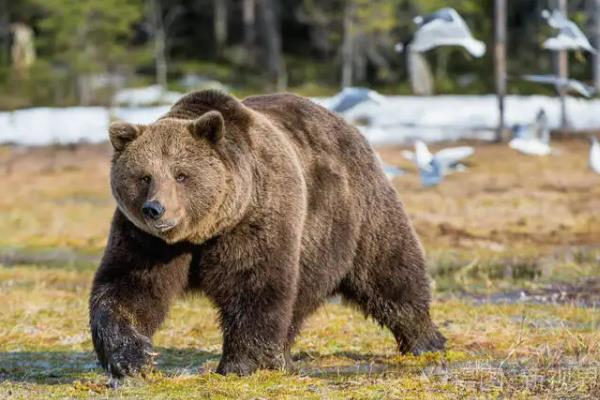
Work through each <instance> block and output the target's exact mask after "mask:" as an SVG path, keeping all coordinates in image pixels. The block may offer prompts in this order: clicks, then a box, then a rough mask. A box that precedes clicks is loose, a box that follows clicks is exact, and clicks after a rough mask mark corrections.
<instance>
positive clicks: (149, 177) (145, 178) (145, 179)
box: [142, 175, 152, 185]
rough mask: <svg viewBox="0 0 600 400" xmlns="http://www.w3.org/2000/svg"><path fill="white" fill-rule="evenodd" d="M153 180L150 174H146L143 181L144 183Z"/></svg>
mask: <svg viewBox="0 0 600 400" xmlns="http://www.w3.org/2000/svg"><path fill="white" fill-rule="evenodd" d="M151 181H152V177H151V176H150V175H144V176H142V183H144V184H146V185H147V184H149V183H150V182H151Z"/></svg>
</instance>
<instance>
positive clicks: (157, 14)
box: [146, 0, 183, 90]
mask: <svg viewBox="0 0 600 400" xmlns="http://www.w3.org/2000/svg"><path fill="white" fill-rule="evenodd" d="M148 8H149V10H148V11H149V23H148V24H147V26H146V27H147V30H148V31H149V34H150V36H151V37H152V40H153V52H154V63H155V69H156V82H157V83H158V84H159V85H160V86H161V87H162V88H163V90H166V88H167V74H168V54H169V30H170V28H171V26H172V25H173V22H175V20H176V18H177V17H178V16H179V15H180V14H181V13H182V11H183V9H182V8H181V6H175V7H171V8H169V11H168V12H167V13H166V15H163V8H162V5H161V2H160V0H149V3H148Z"/></svg>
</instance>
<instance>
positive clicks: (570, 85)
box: [523, 75, 595, 99]
mask: <svg viewBox="0 0 600 400" xmlns="http://www.w3.org/2000/svg"><path fill="white" fill-rule="evenodd" d="M523 79H524V80H526V81H528V82H535V83H540V84H542V85H553V86H554V88H555V89H556V90H557V91H560V90H561V89H566V90H567V91H568V92H572V93H578V94H580V95H581V96H583V97H587V98H588V99H589V98H590V97H593V96H594V94H595V90H594V88H593V87H592V86H589V85H586V84H585V83H583V82H580V81H578V80H575V79H566V78H561V77H560V76H556V75H523Z"/></svg>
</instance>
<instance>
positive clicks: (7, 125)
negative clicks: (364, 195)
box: [0, 95, 600, 145]
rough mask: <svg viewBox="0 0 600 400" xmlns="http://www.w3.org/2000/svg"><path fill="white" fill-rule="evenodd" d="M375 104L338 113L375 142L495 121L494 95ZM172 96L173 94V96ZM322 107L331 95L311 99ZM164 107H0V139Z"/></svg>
mask: <svg viewBox="0 0 600 400" xmlns="http://www.w3.org/2000/svg"><path fill="white" fill-rule="evenodd" d="M385 99H386V101H385V102H383V103H380V104H376V103H374V102H365V103H361V104H358V105H357V106H356V107H353V108H352V109H350V110H348V111H347V112H346V113H343V114H342V116H343V117H344V118H345V119H346V120H348V121H350V122H357V123H359V124H361V126H360V127H359V129H360V130H361V132H362V133H363V134H364V135H365V136H366V137H367V139H368V140H369V141H370V142H371V143H373V144H375V145H379V144H389V143H400V144H406V143H412V142H414V141H415V140H417V139H420V140H423V141H425V142H434V141H451V140H458V139H481V140H492V139H493V138H494V135H495V129H496V125H497V122H498V109H497V103H496V97H495V96H493V95H488V96H434V97H417V96H386V97H385ZM173 100H176V99H173ZM313 100H314V101H315V102H316V103H318V104H321V105H323V106H330V105H332V98H315V99H313ZM168 109H169V106H167V105H165V106H155V107H116V108H112V109H109V108H103V107H70V108H47V107H45V108H31V109H23V110H17V111H11V112H0V143H15V144H20V145H47V144H53V143H57V144H67V143H77V142H81V141H86V142H93V143H96V142H102V141H105V140H107V138H108V134H107V131H108V125H109V124H110V122H111V121H112V120H123V121H127V122H132V123H140V124H147V123H150V122H152V121H154V120H156V119H157V118H159V117H160V116H162V115H164V114H165V113H166V112H167V111H168ZM540 109H544V110H545V113H546V115H547V117H548V126H549V127H550V128H551V129H556V128H558V127H559V126H560V103H559V100H558V99H557V98H552V97H544V96H508V97H507V98H506V124H507V126H508V127H510V126H513V125H516V124H522V125H527V124H530V123H532V122H533V121H535V119H536V116H537V114H538V113H539V111H540ZM567 111H568V117H569V121H570V123H571V126H572V128H573V129H574V130H579V131H584V130H600V100H584V99H576V98H568V99H567Z"/></svg>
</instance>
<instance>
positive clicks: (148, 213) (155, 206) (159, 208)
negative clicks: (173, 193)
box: [142, 200, 165, 221]
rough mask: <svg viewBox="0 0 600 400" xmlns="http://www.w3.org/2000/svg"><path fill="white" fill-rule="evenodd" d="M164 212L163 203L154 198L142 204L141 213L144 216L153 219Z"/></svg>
mask: <svg viewBox="0 0 600 400" xmlns="http://www.w3.org/2000/svg"><path fill="white" fill-rule="evenodd" d="M164 213H165V208H164V207H163V205H162V204H160V202H158V201H155V200H152V201H147V202H145V203H144V205H143V206H142V214H144V216H145V217H146V218H149V219H151V220H153V221H155V220H157V219H159V218H160V217H162V216H163V214H164Z"/></svg>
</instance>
